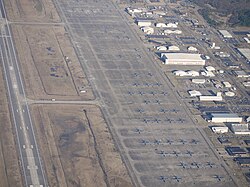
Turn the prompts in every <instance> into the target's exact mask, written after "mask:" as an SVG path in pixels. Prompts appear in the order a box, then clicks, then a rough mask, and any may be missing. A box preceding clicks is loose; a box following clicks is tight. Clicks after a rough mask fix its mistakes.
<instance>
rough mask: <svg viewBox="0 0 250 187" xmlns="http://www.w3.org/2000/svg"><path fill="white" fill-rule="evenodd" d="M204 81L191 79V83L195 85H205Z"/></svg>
mask: <svg viewBox="0 0 250 187" xmlns="http://www.w3.org/2000/svg"><path fill="white" fill-rule="evenodd" d="M205 82H206V79H192V83H195V84H205Z"/></svg>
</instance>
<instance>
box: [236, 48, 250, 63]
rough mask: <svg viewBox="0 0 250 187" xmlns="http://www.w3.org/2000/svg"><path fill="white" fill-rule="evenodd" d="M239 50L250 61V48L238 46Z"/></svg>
mask: <svg viewBox="0 0 250 187" xmlns="http://www.w3.org/2000/svg"><path fill="white" fill-rule="evenodd" d="M238 51H239V52H240V54H241V55H242V56H244V57H245V58H246V59H247V60H248V61H250V49H249V48H238Z"/></svg>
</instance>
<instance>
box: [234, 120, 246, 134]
mask: <svg viewBox="0 0 250 187" xmlns="http://www.w3.org/2000/svg"><path fill="white" fill-rule="evenodd" d="M231 130H232V132H233V133H234V134H242V135H247V134H250V130H249V124H248V123H245V124H241V123H236V124H231Z"/></svg>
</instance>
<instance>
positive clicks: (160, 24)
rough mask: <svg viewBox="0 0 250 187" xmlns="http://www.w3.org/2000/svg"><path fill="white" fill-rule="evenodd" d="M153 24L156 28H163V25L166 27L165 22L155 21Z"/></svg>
mask: <svg viewBox="0 0 250 187" xmlns="http://www.w3.org/2000/svg"><path fill="white" fill-rule="evenodd" d="M155 26H156V27H157V28H165V27H167V25H166V24H165V23H156V24H155Z"/></svg>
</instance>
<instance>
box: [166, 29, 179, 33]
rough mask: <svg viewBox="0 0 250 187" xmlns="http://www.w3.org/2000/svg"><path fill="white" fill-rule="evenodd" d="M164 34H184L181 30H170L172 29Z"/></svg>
mask: <svg viewBox="0 0 250 187" xmlns="http://www.w3.org/2000/svg"><path fill="white" fill-rule="evenodd" d="M163 32H164V34H181V33H182V31H181V30H170V29H166V30H164V31H163Z"/></svg>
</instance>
